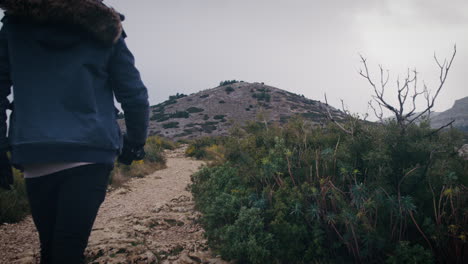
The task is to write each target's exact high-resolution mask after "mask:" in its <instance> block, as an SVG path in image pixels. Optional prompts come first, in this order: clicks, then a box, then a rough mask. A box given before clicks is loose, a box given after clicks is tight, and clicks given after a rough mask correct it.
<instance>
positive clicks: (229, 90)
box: [224, 86, 235, 94]
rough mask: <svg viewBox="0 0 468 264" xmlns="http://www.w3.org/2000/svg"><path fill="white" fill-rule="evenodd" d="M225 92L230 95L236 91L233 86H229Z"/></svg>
mask: <svg viewBox="0 0 468 264" xmlns="http://www.w3.org/2000/svg"><path fill="white" fill-rule="evenodd" d="M224 90H225V91H226V93H227V94H230V93H232V92H234V91H235V90H234V88H232V86H228V87H226V89H224Z"/></svg>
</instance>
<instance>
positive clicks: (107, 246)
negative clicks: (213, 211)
mask: <svg viewBox="0 0 468 264" xmlns="http://www.w3.org/2000/svg"><path fill="white" fill-rule="evenodd" d="M184 151H185V149H184V148H181V149H177V150H174V151H170V152H167V153H166V157H167V168H166V169H163V170H159V171H156V172H154V173H153V174H151V175H148V176H146V177H144V178H139V179H132V180H131V181H129V182H128V183H126V184H125V186H124V187H122V188H119V189H117V190H114V191H112V192H111V193H109V194H108V195H107V197H106V200H105V201H104V203H103V204H102V206H101V209H100V211H99V214H98V217H97V219H96V222H95V224H94V227H93V232H92V233H91V237H90V240H89V245H88V248H87V253H86V255H87V256H88V262H89V263H164V264H166V263H167V264H172V263H173V264H178V263H179V264H182V263H188V264H190V263H226V262H224V261H222V260H220V259H219V258H216V257H214V256H212V254H211V252H210V251H209V249H208V247H207V243H206V240H205V239H204V237H203V229H202V228H201V227H200V225H199V224H198V223H197V220H198V218H199V217H200V215H199V213H198V212H196V211H195V210H194V203H193V201H192V196H191V194H190V192H188V191H187V186H188V184H189V183H190V175H192V174H193V173H194V172H196V171H197V170H198V169H199V167H200V166H201V165H203V162H201V161H197V160H193V159H189V158H186V157H184V155H183V154H184ZM38 251H39V242H38V238H37V233H36V231H35V228H34V224H33V223H32V220H31V217H27V218H26V219H25V220H24V221H22V222H20V223H18V224H8V225H2V226H0V252H1V254H0V263H36V261H37V257H38Z"/></svg>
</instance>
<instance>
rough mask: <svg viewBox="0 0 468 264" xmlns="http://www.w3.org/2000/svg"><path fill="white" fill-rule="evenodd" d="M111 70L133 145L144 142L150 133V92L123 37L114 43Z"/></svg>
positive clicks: (115, 91) (116, 96)
mask: <svg viewBox="0 0 468 264" xmlns="http://www.w3.org/2000/svg"><path fill="white" fill-rule="evenodd" d="M109 69H110V70H109V72H110V79H111V85H112V89H113V90H114V94H115V98H116V99H117V101H118V102H119V103H120V104H121V106H122V109H123V112H124V116H125V124H126V127H127V139H128V141H129V142H130V143H131V144H133V145H144V144H145V141H146V137H147V136H148V122H149V102H148V91H147V89H146V87H145V85H144V84H143V81H142V80H141V77H140V73H139V72H138V70H137V69H136V67H135V59H134V57H133V55H132V53H131V52H130V50H129V49H128V47H127V45H126V43H125V41H124V38H123V37H122V38H120V40H119V41H118V42H117V43H116V44H115V46H114V51H113V54H112V57H111V59H110V65H109Z"/></svg>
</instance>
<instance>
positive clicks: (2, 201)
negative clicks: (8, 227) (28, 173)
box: [0, 169, 29, 225]
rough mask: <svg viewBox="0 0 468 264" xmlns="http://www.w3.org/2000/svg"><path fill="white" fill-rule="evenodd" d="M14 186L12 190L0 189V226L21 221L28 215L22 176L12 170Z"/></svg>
mask: <svg viewBox="0 0 468 264" xmlns="http://www.w3.org/2000/svg"><path fill="white" fill-rule="evenodd" d="M13 176H14V185H13V188H12V190H9V191H7V190H4V189H1V188H0V225H1V224H3V223H15V222H18V221H21V220H22V219H23V218H24V217H25V216H26V215H28V214H29V203H28V198H27V195H26V186H25V183H24V179H23V174H22V173H21V172H20V171H18V170H16V169H14V170H13Z"/></svg>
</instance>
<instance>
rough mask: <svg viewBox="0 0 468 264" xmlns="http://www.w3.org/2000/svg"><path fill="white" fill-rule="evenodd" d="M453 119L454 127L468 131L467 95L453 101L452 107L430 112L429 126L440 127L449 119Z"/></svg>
mask: <svg viewBox="0 0 468 264" xmlns="http://www.w3.org/2000/svg"><path fill="white" fill-rule="evenodd" d="M452 120H455V122H454V123H453V126H454V127H457V128H459V129H461V130H464V131H466V132H468V96H467V97H465V98H462V99H459V100H456V101H455V104H454V105H453V107H452V108H450V109H449V110H447V111H444V112H441V113H435V115H434V114H432V117H431V126H432V127H434V128H439V127H442V126H444V125H446V124H448V123H449V122H450V121H452Z"/></svg>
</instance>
